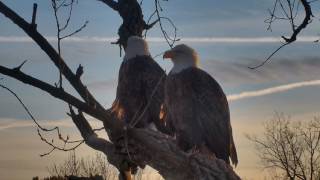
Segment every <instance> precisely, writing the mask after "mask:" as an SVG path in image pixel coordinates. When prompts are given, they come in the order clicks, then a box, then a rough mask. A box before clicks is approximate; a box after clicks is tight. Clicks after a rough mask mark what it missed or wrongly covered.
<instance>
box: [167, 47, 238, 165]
mask: <svg viewBox="0 0 320 180" xmlns="http://www.w3.org/2000/svg"><path fill="white" fill-rule="evenodd" d="M163 58H170V59H172V62H173V68H172V70H171V71H170V73H169V75H168V76H167V79H166V83H165V101H164V105H165V110H166V121H167V123H168V125H170V126H171V127H172V128H173V130H174V132H175V135H176V139H177V143H178V146H179V147H180V148H181V149H182V150H184V151H190V150H195V149H197V150H198V151H201V149H203V147H204V148H205V149H206V150H207V151H209V152H210V153H211V154H212V153H213V154H214V155H215V156H216V157H217V158H219V159H223V160H224V161H225V162H227V163H230V161H229V157H230V158H231V161H232V163H233V164H234V165H235V166H236V165H237V163H238V158H237V152H236V147H235V145H234V141H233V137H232V128H231V124H230V114H229V107H228V101H227V98H226V96H225V94H224V92H223V90H222V88H221V87H220V85H219V84H218V83H217V82H216V81H215V79H213V78H212V77H211V76H210V75H209V74H208V73H206V72H205V71H203V70H201V69H199V67H198V59H199V58H198V55H197V53H196V51H195V50H194V49H192V48H190V47H189V46H187V45H184V44H180V45H177V46H175V47H174V48H173V49H171V50H168V51H166V52H165V53H164V56H163Z"/></svg>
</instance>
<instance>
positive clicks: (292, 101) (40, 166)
mask: <svg viewBox="0 0 320 180" xmlns="http://www.w3.org/2000/svg"><path fill="white" fill-rule="evenodd" d="M1 1H2V2H3V3H5V4H6V5H8V6H9V7H10V8H12V9H13V10H14V11H16V12H17V13H18V14H19V15H21V16H22V17H24V18H25V19H26V20H27V21H30V19H31V14H32V4H33V3H34V2H36V3H38V16H37V24H38V31H39V32H40V33H42V34H43V35H44V36H46V37H47V38H48V39H49V42H50V43H51V44H52V45H54V46H55V47H56V44H57V42H56V40H55V37H56V27H55V24H54V16H53V10H52V8H51V6H50V0H24V1H21V0H1ZM271 2H272V1H270V0H256V1H250V0H242V1H231V0H224V1H218V0H202V1H199V2H197V3H196V4H195V2H194V1H191V0H169V1H168V2H165V1H164V2H162V5H163V11H162V12H161V13H162V14H163V15H164V16H167V17H170V18H171V19H172V21H173V22H174V23H175V25H176V27H177V33H178V37H179V38H181V42H179V43H186V44H188V45H190V46H191V47H193V48H194V49H195V50H196V51H197V52H198V53H199V55H200V67H201V68H202V69H204V70H205V71H207V72H208V73H209V74H210V75H211V76H212V77H214V78H215V79H216V80H217V81H218V82H219V83H220V84H221V86H222V88H223V90H224V91H225V93H226V94H227V95H228V100H229V105H230V111H231V123H232V126H233V133H234V139H235V143H236V146H237V150H238V156H239V165H238V167H237V168H236V169H235V170H236V172H237V173H238V174H239V175H240V176H241V177H243V178H246V179H263V178H264V177H265V173H263V169H262V166H261V163H260V161H259V159H258V158H257V154H256V151H255V149H254V147H253V145H252V143H251V142H250V141H249V140H247V139H246V138H245V134H257V135H259V134H261V132H262V123H263V122H264V121H266V120H268V119H271V118H272V117H273V115H274V113H275V112H283V113H285V114H288V115H291V116H292V117H293V119H297V120H302V121H307V120H308V119H311V118H312V117H314V116H319V115H320V114H319V108H318V107H320V96H319V95H318V92H319V90H320V86H319V85H320V78H319V75H320V71H319V68H320V55H319V46H320V44H318V43H314V42H313V41H314V40H316V39H317V38H318V36H319V32H320V24H319V23H318V22H317V21H316V20H315V21H314V22H313V23H312V24H310V26H309V28H308V29H306V30H304V31H303V32H302V34H301V36H300V38H299V39H298V42H296V43H294V44H292V45H290V46H287V47H285V48H284V49H282V50H281V51H280V52H278V53H277V54H276V55H275V56H274V57H273V58H272V59H271V61H270V62H269V63H267V64H266V65H265V66H263V67H261V68H259V69H256V70H251V69H249V68H248V66H254V65H257V64H259V63H261V62H262V61H263V60H265V59H266V58H267V57H268V56H269V55H270V54H271V53H272V52H273V51H274V50H275V49H276V48H278V47H279V45H280V43H279V37H280V36H281V35H288V34H289V33H290V31H288V29H289V26H288V24H286V23H285V22H279V23H275V24H274V26H273V31H272V32H270V31H267V27H268V25H267V24H266V23H264V20H265V19H266V18H267V17H268V11H267V10H268V8H272V3H271ZM314 6H315V8H317V7H319V4H314ZM248 7H250V8H248ZM142 8H143V13H144V15H145V19H147V18H148V17H149V15H150V14H151V13H152V12H153V9H154V4H153V1H150V0H144V1H143V4H142ZM318 14H319V13H318V12H316V11H314V15H315V18H317V17H318ZM87 20H88V21H89V24H88V26H87V27H86V28H85V29H84V30H83V31H81V32H80V33H79V34H77V35H76V36H74V37H72V38H70V39H66V40H65V41H63V42H62V56H63V57H64V59H65V61H66V63H67V64H68V65H69V66H70V67H71V68H72V69H73V70H76V68H77V67H78V65H79V64H82V65H83V66H84V71H85V73H84V75H83V76H82V80H83V82H84V83H85V84H86V85H87V86H88V88H89V89H90V90H91V91H92V93H93V94H94V95H95V96H96V97H97V99H98V100H99V101H100V102H101V104H103V105H104V106H105V107H107V108H108V107H110V104H111V103H112V101H113V99H114V97H115V91H116V85H117V74H118V70H119V66H120V63H121V61H122V57H120V56H119V54H120V51H119V48H118V46H115V45H112V44H111V42H112V41H113V40H115V39H116V38H117V29H118V27H119V25H120V24H121V19H120V17H119V15H118V14H117V13H115V12H114V11H112V10H111V9H110V8H108V7H107V6H105V5H104V4H102V3H99V2H97V1H94V0H93V1H88V0H79V3H78V4H77V6H75V9H74V16H73V18H72V19H71V26H70V29H69V30H68V32H71V31H72V29H76V28H77V27H80V26H81V25H82V24H83V23H84V22H85V21H87ZM164 23H165V27H166V28H167V29H168V32H169V33H170V34H171V35H172V29H170V28H171V27H170V26H168V24H167V23H166V22H164ZM146 40H147V41H148V43H149V45H150V51H151V53H152V55H154V56H156V55H157V54H159V53H162V52H163V51H165V50H167V49H168V48H169V47H168V45H167V44H166V43H165V41H164V40H163V37H162V34H161V31H160V30H159V27H158V26H155V27H154V28H153V29H151V30H150V31H149V32H148V36H147V39H146ZM0 57H1V58H0V64H1V65H3V66H7V67H16V66H18V65H19V64H20V63H21V62H23V61H24V60H28V61H27V63H26V64H25V65H24V66H23V68H22V71H23V72H25V73H28V74H30V75H32V76H35V77H37V78H39V79H41V80H44V81H47V82H49V83H51V84H53V83H55V82H57V81H58V71H57V70H56V69H55V67H54V66H53V64H52V63H51V61H50V60H49V58H48V57H47V56H46V54H45V53H43V52H42V51H41V49H40V48H39V47H38V46H37V45H36V44H35V43H34V42H33V41H32V40H31V39H29V38H28V37H27V36H26V34H25V33H24V32H23V31H21V30H20V29H19V28H18V27H17V26H16V25H15V24H13V23H12V22H10V21H9V20H8V19H7V18H5V17H4V16H3V15H0ZM155 60H156V61H157V62H158V63H159V64H160V65H161V67H163V68H164V69H165V70H166V72H169V71H170V69H171V67H172V65H171V63H170V62H169V61H164V60H162V58H161V56H160V57H157V58H155ZM0 78H3V79H2V80H0V83H1V84H5V85H6V86H8V87H9V88H11V89H13V90H14V91H15V92H16V93H17V94H18V95H19V96H20V97H21V99H22V100H23V101H24V103H25V104H26V105H27V106H28V107H29V109H30V110H31V112H32V113H33V115H34V116H35V117H36V119H38V120H39V122H40V123H41V124H43V125H44V126H47V127H51V126H53V125H59V126H60V127H61V128H62V130H63V132H65V133H66V134H70V136H71V138H74V139H77V138H79V137H80V135H79V132H78V131H77V129H76V128H75V127H74V126H73V125H72V121H71V120H70V119H69V118H68V116H67V115H66V112H67V110H68V108H67V106H66V105H65V104H64V103H63V102H61V101H59V100H56V99H54V98H52V97H50V96H49V95H48V94H46V93H44V92H42V91H40V90H38V89H35V88H32V87H30V86H27V85H24V84H22V83H20V82H17V81H15V80H13V79H11V78H9V77H5V76H3V75H0ZM65 89H66V90H67V91H69V92H70V93H73V94H74V93H75V92H74V91H73V90H72V89H71V88H70V87H69V86H68V84H67V83H66V86H65ZM0 107H1V108H0V139H1V140H0V148H1V154H0V174H1V176H2V177H3V178H4V179H25V178H31V177H33V176H36V175H39V176H46V175H48V173H47V171H46V167H47V166H50V164H52V163H54V162H60V161H62V160H63V159H64V158H65V157H66V156H67V154H66V153H63V152H54V153H52V154H51V155H50V156H48V157H42V158H41V157H39V154H41V153H44V152H47V151H48V150H49V149H50V148H49V147H48V146H46V145H45V144H43V143H42V142H41V140H40V139H39V137H38V136H37V133H36V129H35V126H34V124H33V123H32V121H31V120H30V118H29V117H28V116H27V114H26V113H25V111H24V110H23V108H22V107H21V105H20V104H19V103H18V102H17V100H16V99H15V98H14V97H13V96H11V95H10V94H9V93H8V92H7V91H5V90H3V89H0ZM90 122H92V124H94V125H95V126H96V127H99V125H101V124H99V123H98V122H96V121H95V120H93V119H92V120H91V121H90ZM101 136H105V134H101ZM77 152H78V154H80V155H83V156H85V155H90V154H94V151H92V150H91V149H90V148H88V147H86V145H83V146H81V147H80V149H79V150H77Z"/></svg>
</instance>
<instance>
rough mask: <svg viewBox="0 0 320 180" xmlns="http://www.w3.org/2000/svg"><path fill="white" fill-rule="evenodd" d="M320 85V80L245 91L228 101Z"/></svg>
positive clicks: (230, 97) (232, 96) (229, 97)
mask: <svg viewBox="0 0 320 180" xmlns="http://www.w3.org/2000/svg"><path fill="white" fill-rule="evenodd" d="M318 85H320V80H312V81H303V82H297V83H291V84H286V85H281V86H275V87H271V88H266V89H261V90H256V91H245V92H242V93H239V94H231V95H228V96H227V98H228V101H229V102H231V101H237V100H240V99H245V98H251V97H258V96H265V95H268V94H273V93H278V92H284V91H289V90H291V89H295V88H300V87H306V86H318Z"/></svg>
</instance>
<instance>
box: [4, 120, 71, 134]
mask: <svg viewBox="0 0 320 180" xmlns="http://www.w3.org/2000/svg"><path fill="white" fill-rule="evenodd" d="M0 120H1V123H0V131H2V130H6V129H13V128H23V127H36V125H35V123H34V122H33V121H31V120H18V119H0ZM40 124H41V126H43V127H48V126H49V127H53V126H59V127H72V126H74V125H73V123H72V122H71V120H69V119H61V120H52V121H45V122H43V121H41V122H40Z"/></svg>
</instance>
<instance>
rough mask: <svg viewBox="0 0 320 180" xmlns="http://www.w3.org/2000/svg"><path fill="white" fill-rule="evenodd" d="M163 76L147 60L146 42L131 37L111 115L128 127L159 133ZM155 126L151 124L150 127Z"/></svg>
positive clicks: (148, 55) (163, 73) (154, 65)
mask: <svg viewBox="0 0 320 180" xmlns="http://www.w3.org/2000/svg"><path fill="white" fill-rule="evenodd" d="M165 77H166V74H165V72H164V71H163V70H162V68H161V67H160V66H159V65H158V64H157V63H156V62H155V61H154V60H153V58H152V57H151V56H150V52H149V48H148V44H147V42H146V41H145V40H144V39H142V38H141V37H138V36H131V37H129V39H128V42H127V48H126V49H125V56H124V60H123V62H122V64H121V66H120V70H119V77H118V87H117V94H116V99H115V101H114V103H113V105H112V112H113V113H115V114H116V116H117V117H118V119H119V120H122V121H125V122H126V124H127V125H128V126H133V127H138V128H146V127H149V126H150V125H151V126H153V128H154V125H156V127H157V128H158V129H161V121H160V119H159V113H160V108H161V104H162V102H163V100H164V81H165ZM153 123H154V124H153Z"/></svg>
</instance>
